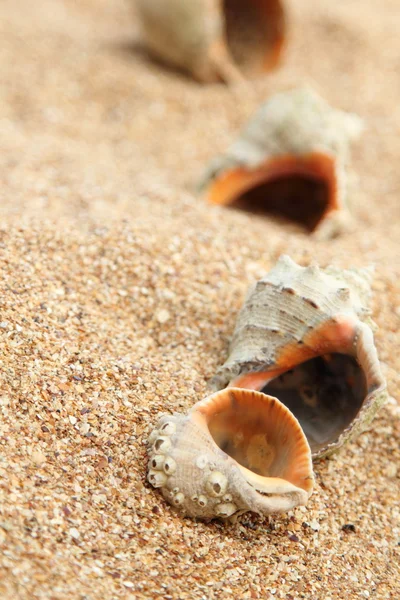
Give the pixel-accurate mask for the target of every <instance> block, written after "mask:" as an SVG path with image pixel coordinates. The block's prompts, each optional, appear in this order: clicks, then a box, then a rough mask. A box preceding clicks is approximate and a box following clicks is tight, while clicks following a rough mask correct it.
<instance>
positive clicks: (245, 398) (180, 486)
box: [148, 388, 313, 518]
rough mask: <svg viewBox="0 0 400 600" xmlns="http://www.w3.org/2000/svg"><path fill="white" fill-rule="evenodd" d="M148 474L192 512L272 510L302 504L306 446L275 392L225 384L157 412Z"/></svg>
mask: <svg viewBox="0 0 400 600" xmlns="http://www.w3.org/2000/svg"><path fill="white" fill-rule="evenodd" d="M149 443H150V451H149V455H150V461H149V473H148V481H149V482H150V483H151V484H152V485H153V486H154V487H160V488H161V489H162V492H163V495H164V497H165V498H166V499H167V500H168V501H169V502H171V504H173V505H175V506H177V507H179V509H180V510H181V511H183V512H185V513H186V514H188V515H190V516H192V517H199V518H214V517H222V518H224V517H225V518H226V517H231V516H232V515H235V514H240V513H242V512H246V511H248V510H251V511H254V512H258V513H263V514H271V513H275V512H283V511H286V510H290V509H291V508H293V507H295V506H298V505H301V504H306V502H307V500H308V497H309V496H310V494H311V492H312V488H313V473H312V463H311V452H310V448H309V445H308V443H307V439H306V437H305V435H304V433H303V431H302V429H301V427H300V425H299V423H298V421H297V419H296V418H295V417H294V416H293V415H292V414H291V413H290V411H289V410H288V409H287V408H286V407H285V406H284V405H283V404H282V403H281V402H279V400H277V399H276V398H272V397H270V396H267V395H266V394H261V393H259V392H254V391H249V390H244V389H235V388H228V389H226V390H223V391H222V392H218V393H216V394H213V395H212V396H209V397H208V398H205V399H204V400H202V401H201V402H198V403H197V404H195V406H194V407H193V408H192V409H191V411H190V412H189V414H188V415H187V416H185V415H173V416H164V417H162V418H161V420H160V422H159V424H158V427H157V429H156V430H155V431H154V432H153V433H152V436H151V439H150V440H149Z"/></svg>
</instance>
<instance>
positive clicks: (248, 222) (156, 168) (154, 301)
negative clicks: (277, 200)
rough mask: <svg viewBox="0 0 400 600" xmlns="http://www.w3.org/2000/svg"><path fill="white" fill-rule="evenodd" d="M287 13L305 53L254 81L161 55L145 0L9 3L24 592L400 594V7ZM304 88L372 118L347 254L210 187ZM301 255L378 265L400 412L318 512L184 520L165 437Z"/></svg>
mask: <svg viewBox="0 0 400 600" xmlns="http://www.w3.org/2000/svg"><path fill="white" fill-rule="evenodd" d="M287 4H288V7H289V9H290V13H291V37H290V44H289V47H288V50H287V52H286V56H285V61H284V63H283V65H282V67H281V69H280V70H278V71H276V72H275V73H274V74H272V75H271V76H269V77H265V78H262V79H260V80H257V81H256V82H254V84H253V85H252V86H251V88H249V89H248V90H247V91H245V90H244V89H243V88H242V87H239V88H234V89H228V88H227V87H225V86H223V85H212V86H208V87H204V86H203V87H202V86H200V85H199V84H197V83H195V82H193V81H191V80H190V78H188V77H186V76H184V75H182V74H180V73H177V72H175V71H173V70H170V69H165V68H163V67H162V66H160V65H159V64H157V63H155V62H153V61H151V60H149V59H148V58H147V57H146V54H145V53H144V52H143V50H142V49H141V48H140V45H139V43H138V28H137V24H136V21H135V17H134V14H133V11H132V10H131V8H132V7H131V6H130V4H129V2H124V1H123V0H115V1H114V2H112V3H111V2H108V1H106V0H79V2H78V1H76V0H75V1H74V0H58V1H57V2H56V1H55V0H36V1H35V2H29V1H28V0H3V1H2V2H1V7H0V40H1V42H0V150H1V152H0V173H1V186H0V199H1V202H0V213H1V223H0V233H1V240H0V265H1V296H0V298H1V314H0V360H1V367H0V381H1V386H0V390H1V391H0V408H1V421H0V443H1V453H0V546H1V557H0V595H1V598H2V599H4V600H11V599H12V600H15V599H18V600H19V599H21V600H28V599H29V600H31V599H35V600H36V599H40V600H42V599H46V600H47V599H48V600H50V599H51V600H64V599H74V600H78V599H79V600H98V599H100V598H101V599H102V600H108V599H110V600H111V599H117V598H124V599H127V600H128V599H129V600H133V599H136V598H138V599H141V598H160V599H164V600H172V599H173V600H175V599H182V600H186V599H188V600H189V599H190V600H192V599H196V600H197V599H209V598H210V599H228V598H229V599H231V598H250V599H253V598H261V599H266V598H267V599H269V598H283V599H286V600H293V599H297V598H305V599H307V600H309V599H312V600H314V599H315V600H317V599H323V600H333V599H338V600H343V599H344V598H346V599H350V598H351V599H353V598H355V599H358V598H360V599H363V598H371V599H386V598H393V599H397V598H399V597H400V566H399V551H400V546H399V544H400V518H399V516H400V511H399V487H400V486H399V476H400V468H399V457H400V453H399V434H400V410H399V407H398V404H397V402H396V399H398V398H399V387H400V353H399V341H400V339H399V333H398V331H399V325H400V296H399V289H400V262H399V237H400V204H399V193H400V170H399V164H400V144H399V135H400V104H399V102H398V99H399V95H400V79H399V77H398V65H399V61H400V52H399V44H398V30H399V27H400V13H399V6H398V0H369V1H366V0H351V1H349V0H338V1H337V2H328V0H303V2H301V3H299V2H295V1H294V0H292V1H291V2H287ZM301 83H307V84H309V85H312V86H313V87H314V88H315V89H316V90H317V91H318V92H319V93H321V94H322V95H323V96H324V97H325V98H326V99H327V100H328V101H329V102H331V103H332V104H334V105H335V106H337V107H338V108H341V109H343V110H350V111H354V112H356V113H358V114H359V115H360V116H361V117H362V118H363V119H364V120H365V125H366V129H365V133H364V134H363V137H362V138H361V140H360V142H358V143H357V144H356V145H355V146H354V149H353V152H352V166H353V170H352V180H353V193H352V198H353V201H354V212H353V214H354V216H355V227H354V231H353V232H351V233H349V234H345V235H344V236H342V237H341V238H337V239H334V240H332V241H317V240H315V239H314V238H312V237H310V236H309V235H308V234H306V233H305V232H303V231H302V230H301V229H300V228H298V227H296V226H295V225H291V224H282V223H280V222H278V221H274V220H272V219H270V218H267V217H254V216H251V215H249V214H246V213H244V212H239V211H234V210H228V209H223V208H218V207H210V206H207V205H205V203H203V202H202V201H200V200H199V199H198V198H197V197H196V195H195V194H194V191H193V190H194V187H195V184H196V182H197V181H198V178H199V177H200V175H201V174H202V171H203V168H204V166H205V164H206V163H207V162H208V161H209V160H210V159H211V158H212V157H213V156H215V154H217V153H218V152H220V151H222V150H223V149H224V148H225V147H226V145H227V144H228V143H229V142H230V141H231V140H232V139H233V138H234V135H235V133H236V132H237V130H238V128H239V127H240V126H241V124H242V123H244V122H245V120H246V119H247V118H248V117H249V116H250V115H251V113H252V112H253V111H254V109H255V108H256V107H257V106H258V105H259V103H260V102H261V101H262V100H264V99H265V98H267V97H268V95H270V94H272V93H274V92H276V91H280V90H283V89H287V88H289V87H293V86H295V85H298V84H301ZM282 253H287V254H289V255H290V256H291V257H292V258H293V259H294V260H296V261H298V262H300V263H301V264H308V263H309V262H310V260H312V259H316V260H318V262H319V263H320V264H321V265H326V264H328V263H333V264H335V265H338V266H341V267H348V266H364V265H369V264H373V265H375V279H374V285H373V289H374V299H373V302H372V310H373V315H372V316H373V318H374V320H375V322H376V324H377V326H378V329H377V332H376V344H377V347H378V352H379V356H380V358H381V361H382V367H383V371H384V373H385V376H386V377H387V380H388V387H389V392H390V396H391V399H390V401H389V403H388V404H387V405H386V406H385V407H384V408H383V409H382V411H381V412H380V414H379V417H378V418H376V420H375V421H374V422H373V424H372V425H371V427H370V428H369V430H368V431H367V432H366V433H364V434H363V435H361V436H360V437H359V438H358V439H357V440H356V441H355V442H352V443H351V444H349V445H348V447H347V448H345V449H343V450H342V451H340V453H338V454H337V455H336V456H334V457H333V458H331V459H329V460H324V461H322V462H320V463H319V464H316V465H315V473H316V486H315V492H314V494H313V496H312V497H311V499H310V501H309V504H308V506H307V507H306V508H298V509H295V510H293V511H292V512H291V513H289V514H286V515H281V516H276V517H274V518H270V519H261V518H257V517H256V516H253V515H248V516H244V517H242V518H241V519H240V520H239V522H238V523H236V524H229V523H222V522H212V523H209V524H207V523H201V522H194V521H191V520H190V519H185V518H182V517H181V516H179V515H178V514H177V513H175V512H174V510H173V509H172V508H171V507H170V506H169V505H167V504H166V503H165V502H164V501H163V499H162V498H161V496H160V494H159V493H158V491H157V490H154V489H153V488H151V486H150V485H149V484H148V483H147V482H146V480H145V473H146V465H147V456H146V448H145V440H146V437H147V435H148V433H149V431H150V430H151V429H152V426H153V424H154V422H155V420H156V415H157V414H158V413H159V412H173V411H184V410H186V409H187V408H188V407H190V406H191V405H192V404H193V403H194V402H195V401H197V400H199V399H200V398H202V397H203V396H204V395H206V393H207V387H206V382H207V380H208V379H209V378H210V377H211V376H212V375H213V374H214V372H215V370H216V368H217V366H218V365H219V364H221V363H222V362H223V361H224V359H225V357H226V353H227V344H228V341H229V337H230V335H231V333H232V331H233V327H234V322H235V318H236V315H237V311H238V310H239V308H240V306H241V304H242V302H243V298H244V295H245V293H246V290H247V288H248V286H249V284H251V283H252V282H254V281H255V280H256V279H257V278H258V277H260V276H261V275H262V274H263V273H264V272H265V271H266V270H268V269H269V268H270V267H271V266H272V264H273V263H274V262H275V260H276V258H277V257H278V256H279V255H280V254H282Z"/></svg>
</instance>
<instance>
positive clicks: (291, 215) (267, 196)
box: [232, 175, 329, 231]
mask: <svg viewBox="0 0 400 600" xmlns="http://www.w3.org/2000/svg"><path fill="white" fill-rule="evenodd" d="M328 204H329V188H328V185H327V183H326V182H325V181H323V180H320V179H317V178H315V177H308V176H305V175H283V176H280V177H276V178H274V179H271V180H269V181H267V182H265V183H261V184H259V185H256V186H255V187H253V188H251V189H250V190H248V191H246V192H244V194H242V195H241V196H239V198H237V200H236V201H235V202H234V203H233V204H232V206H233V207H235V208H240V209H241V210H245V211H247V212H252V213H256V214H261V215H262V214H265V215H268V214H271V215H274V216H277V217H279V218H283V219H286V220H288V221H294V222H296V223H298V224H299V225H301V226H302V227H304V228H305V229H307V230H309V231H313V230H314V229H315V228H316V227H317V225H318V223H319V222H320V221H321V220H322V218H323V216H324V214H325V212H326V211H327V208H328Z"/></svg>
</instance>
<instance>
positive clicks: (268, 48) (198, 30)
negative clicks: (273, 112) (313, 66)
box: [136, 0, 285, 82]
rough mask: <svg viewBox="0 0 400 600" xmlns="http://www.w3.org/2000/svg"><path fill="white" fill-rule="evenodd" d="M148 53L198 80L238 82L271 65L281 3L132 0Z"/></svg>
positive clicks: (279, 43) (279, 37) (276, 52)
mask: <svg viewBox="0 0 400 600" xmlns="http://www.w3.org/2000/svg"><path fill="white" fill-rule="evenodd" d="M136 6H137V13H138V17H139V20H140V23H141V28H142V37H143V40H144V43H145V44H146V46H147V48H148V49H149V51H150V52H152V53H153V54H154V55H155V56H157V57H158V58H161V59H162V60H163V61H164V62H167V63H170V64H171V65H174V66H176V67H179V68H181V69H184V70H185V71H187V72H189V73H191V74H192V75H193V76H194V77H195V78H196V79H198V80H200V81H203V82H212V81H218V80H223V81H226V82H235V81H241V80H242V79H243V78H244V77H247V76H254V75H257V74H260V73H262V72H263V71H268V70H269V69H271V68H273V67H275V65H276V64H277V62H278V60H279V57H280V54H281V51H282V47H283V42H284V37H285V15H284V9H283V4H282V0H136Z"/></svg>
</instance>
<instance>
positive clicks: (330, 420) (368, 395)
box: [211, 256, 387, 457]
mask: <svg viewBox="0 0 400 600" xmlns="http://www.w3.org/2000/svg"><path fill="white" fill-rule="evenodd" d="M369 280H370V273H369V271H368V270H356V269H351V270H340V269H336V268H333V267H328V268H326V269H320V268H319V267H317V266H310V267H301V266H299V265H297V264H296V263H295V262H293V261H292V260H291V259H290V258H289V257H287V256H282V257H281V258H280V259H279V260H278V262H277V264H276V265H275V267H274V268H273V269H272V270H271V271H270V272H269V273H268V274H267V275H266V276H265V277H264V278H263V279H261V280H260V281H258V282H257V284H256V285H255V286H254V288H252V290H251V291H250V293H249V295H248V297H247V300H246V301H245V304H244V306H243V308H242V310H241V312H240V313H239V316H238V319H237V323H236V327H235V331H234V334H233V338H232V341H231V346H230V352H229V356H228V359H227V360H226V362H225V364H224V365H223V366H222V367H221V368H220V369H219V370H218V372H217V374H216V376H215V377H214V378H213V380H212V381H211V386H212V388H213V389H221V388H224V387H225V386H227V385H233V386H235V387H241V388H249V389H256V390H262V391H264V392H265V393H268V394H271V395H273V396H275V395H276V396H277V398H279V399H280V400H281V401H282V402H283V403H284V404H285V405H286V406H288V407H289V408H290V410H291V411H292V412H294V414H295V416H296V417H297V418H298V419H299V422H300V424H301V426H302V427H303V429H304V431H305V433H306V435H307V437H308V440H309V443H310V446H311V450H312V452H313V456H314V457H322V456H325V455H328V454H330V453H332V452H333V451H335V450H336V449H338V448H339V447H340V446H342V445H343V443H344V442H346V441H348V440H349V439H351V438H353V437H354V436H356V435H357V434H358V433H359V432H360V431H362V430H363V429H364V428H365V427H366V426H367V425H368V424H369V423H370V422H371V420H372V418H373V416H374V415H375V413H376V411H377V410H378V409H379V407H380V406H381V405H382V404H383V402H384V401H385V400H386V397H387V396H386V384H385V380H384V378H383V375H382V373H381V369H380V365H379V361H378V356H377V351H376V348H375V345H374V340H373V334H372V330H371V329H370V327H369V325H368V321H369V319H368V314H369V311H368V309H367V308H366V302H367V300H368V297H369V294H370V283H369Z"/></svg>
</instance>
